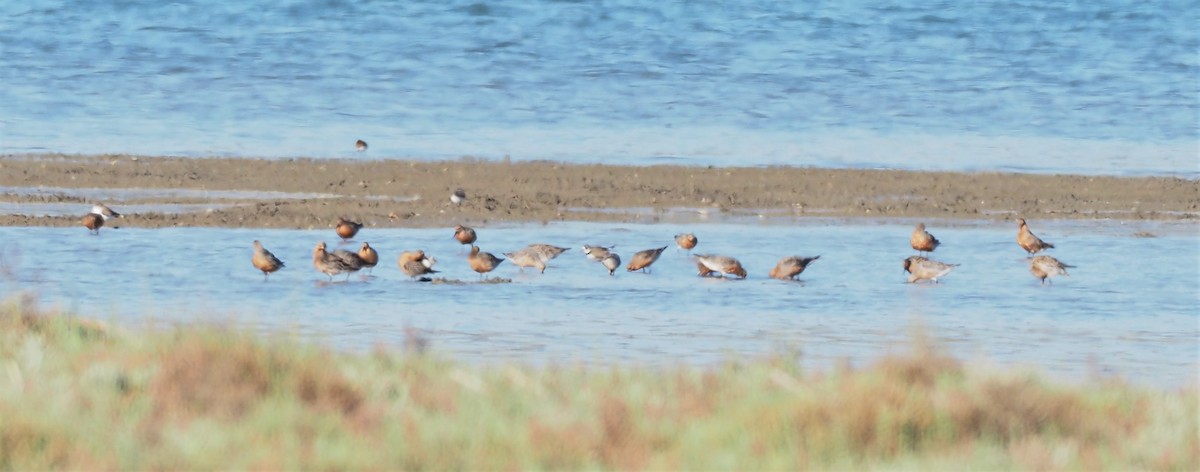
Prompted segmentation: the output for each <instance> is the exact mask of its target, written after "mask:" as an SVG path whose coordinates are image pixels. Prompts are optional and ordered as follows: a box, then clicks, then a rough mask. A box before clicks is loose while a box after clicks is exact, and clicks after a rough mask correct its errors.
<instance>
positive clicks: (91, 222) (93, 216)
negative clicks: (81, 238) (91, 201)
mask: <svg viewBox="0 0 1200 472" xmlns="http://www.w3.org/2000/svg"><path fill="white" fill-rule="evenodd" d="M109 218H122V216H121V214H120V213H117V212H115V211H112V208H109V207H108V206H106V205H104V204H101V203H97V204H95V205H93V206H92V211H91V213H88V214H86V215H84V216H83V226H85V227H87V229H88V231H89V232H91V233H92V234H100V228H102V227H104V222H105V221H108V219H109Z"/></svg>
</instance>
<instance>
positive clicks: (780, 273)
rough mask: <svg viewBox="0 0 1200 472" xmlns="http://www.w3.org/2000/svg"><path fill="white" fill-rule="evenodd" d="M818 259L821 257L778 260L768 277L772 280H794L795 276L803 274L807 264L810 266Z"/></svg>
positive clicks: (792, 257)
mask: <svg viewBox="0 0 1200 472" xmlns="http://www.w3.org/2000/svg"><path fill="white" fill-rule="evenodd" d="M820 258H821V256H813V257H800V256H790V257H785V258H783V259H780V260H779V263H778V264H775V268H774V269H771V273H770V274H768V275H770V276H771V278H772V279H779V280H796V276H797V275H800V273H801V272H804V269H807V268H808V265H809V264H812V262H813V261H815V260H817V259H820Z"/></svg>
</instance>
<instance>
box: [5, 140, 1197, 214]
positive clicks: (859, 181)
mask: <svg viewBox="0 0 1200 472" xmlns="http://www.w3.org/2000/svg"><path fill="white" fill-rule="evenodd" d="M0 186H3V187H4V189H2V190H0V203H5V204H9V205H10V206H13V205H15V206H16V207H18V208H20V206H21V205H34V204H39V205H45V204H50V205H62V206H64V207H67V208H73V207H69V206H68V205H77V207H78V212H75V213H72V214H62V215H37V214H34V215H28V214H5V215H0V225H5V226H71V225H78V224H79V217H80V216H82V215H83V214H84V213H86V212H87V210H88V208H90V205H91V203H92V202H93V201H94V200H96V199H97V198H96V197H95V196H94V195H97V194H99V195H109V197H108V198H105V199H104V200H105V201H104V203H108V204H109V205H110V206H113V208H114V209H116V210H117V211H122V207H123V206H124V207H130V208H149V210H147V211H135V212H130V211H128V210H126V211H125V213H126V214H128V217H127V218H124V219H122V220H121V221H120V224H121V225H122V226H129V227H148V228H158V227H171V226H208V227H232V228H296V229H309V228H322V227H329V226H331V225H332V222H333V221H335V220H336V219H337V217H339V216H345V217H348V218H351V219H354V220H357V221H362V222H364V223H365V224H367V225H368V226H374V227H414V226H420V227H432V226H445V225H453V224H457V223H462V224H488V223H498V222H549V221H559V220H571V221H637V222H655V221H657V219H658V218H661V217H662V215H665V214H669V213H672V212H681V211H682V212H694V213H695V214H697V215H701V216H704V215H710V214H711V215H753V216H756V217H760V218H772V217H788V218H795V217H807V216H813V217H835V218H856V217H869V218H943V219H996V220H1003V219H1011V218H1013V217H1015V216H1017V215H1020V216H1024V217H1026V218H1038V219H1130V220H1138V219H1150V220H1200V181H1195V180H1187V179H1181V178H1175V177H1105V176H1078V175H1033V174H1008V173H950V172H914V171H900V170H861V169H816V168H792V167H768V168H704V167H683V166H666V165H664V166H609V165H576V164H562V163H556V162H503V161H490V160H489V161H484V160H474V159H460V160H451V161H405V160H370V161H354V160H322V159H270V160H264V159H247V158H215V157H214V158H173V157H147V156H125V155H104V156H62V155H20V156H14V155H9V156H2V157H0ZM35 187H41V188H43V190H41V191H36V192H34V191H30V189H31V188H35ZM460 187H461V188H463V189H464V190H465V191H466V193H467V195H468V199H467V201H466V202H465V203H463V204H461V205H454V204H452V203H450V201H449V196H450V193H451V192H452V191H453V190H454V189H455V188H460ZM128 189H142V190H138V191H129V190H128ZM164 205H172V206H183V207H187V208H188V209H187V210H186V211H183V210H175V211H156V210H155V209H156V208H157V207H158V206H164Z"/></svg>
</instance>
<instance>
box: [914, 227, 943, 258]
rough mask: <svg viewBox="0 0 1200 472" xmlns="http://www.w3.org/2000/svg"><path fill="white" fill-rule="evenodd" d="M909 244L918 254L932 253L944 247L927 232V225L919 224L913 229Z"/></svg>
mask: <svg viewBox="0 0 1200 472" xmlns="http://www.w3.org/2000/svg"><path fill="white" fill-rule="evenodd" d="M908 244H909V245H911V246H912V248H913V249H915V250H917V252H923V253H930V252H933V250H934V249H937V247H938V246H941V245H942V242H941V241H938V239H937V238H935V237H933V235H932V234H929V231H926V230H925V223H917V227H916V228H914V229H913V232H912V236H909V237H908Z"/></svg>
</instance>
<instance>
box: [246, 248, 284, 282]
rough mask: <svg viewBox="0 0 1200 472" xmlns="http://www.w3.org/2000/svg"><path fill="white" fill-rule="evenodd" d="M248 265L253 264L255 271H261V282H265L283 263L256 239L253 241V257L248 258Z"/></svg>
mask: <svg viewBox="0 0 1200 472" xmlns="http://www.w3.org/2000/svg"><path fill="white" fill-rule="evenodd" d="M250 263H251V264H254V268H255V269H258V270H261V271H262V273H263V280H266V279H267V276H269V275H271V273H272V272H275V271H277V270H279V269H282V268H283V267H284V265H283V261H281V260H279V258H278V257H275V255H274V254H271V251H268V250H266V248H264V247H263V245H262V243H261V242H259V241H258V240H257V239H255V240H254V256H252V257H251V258H250Z"/></svg>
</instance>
